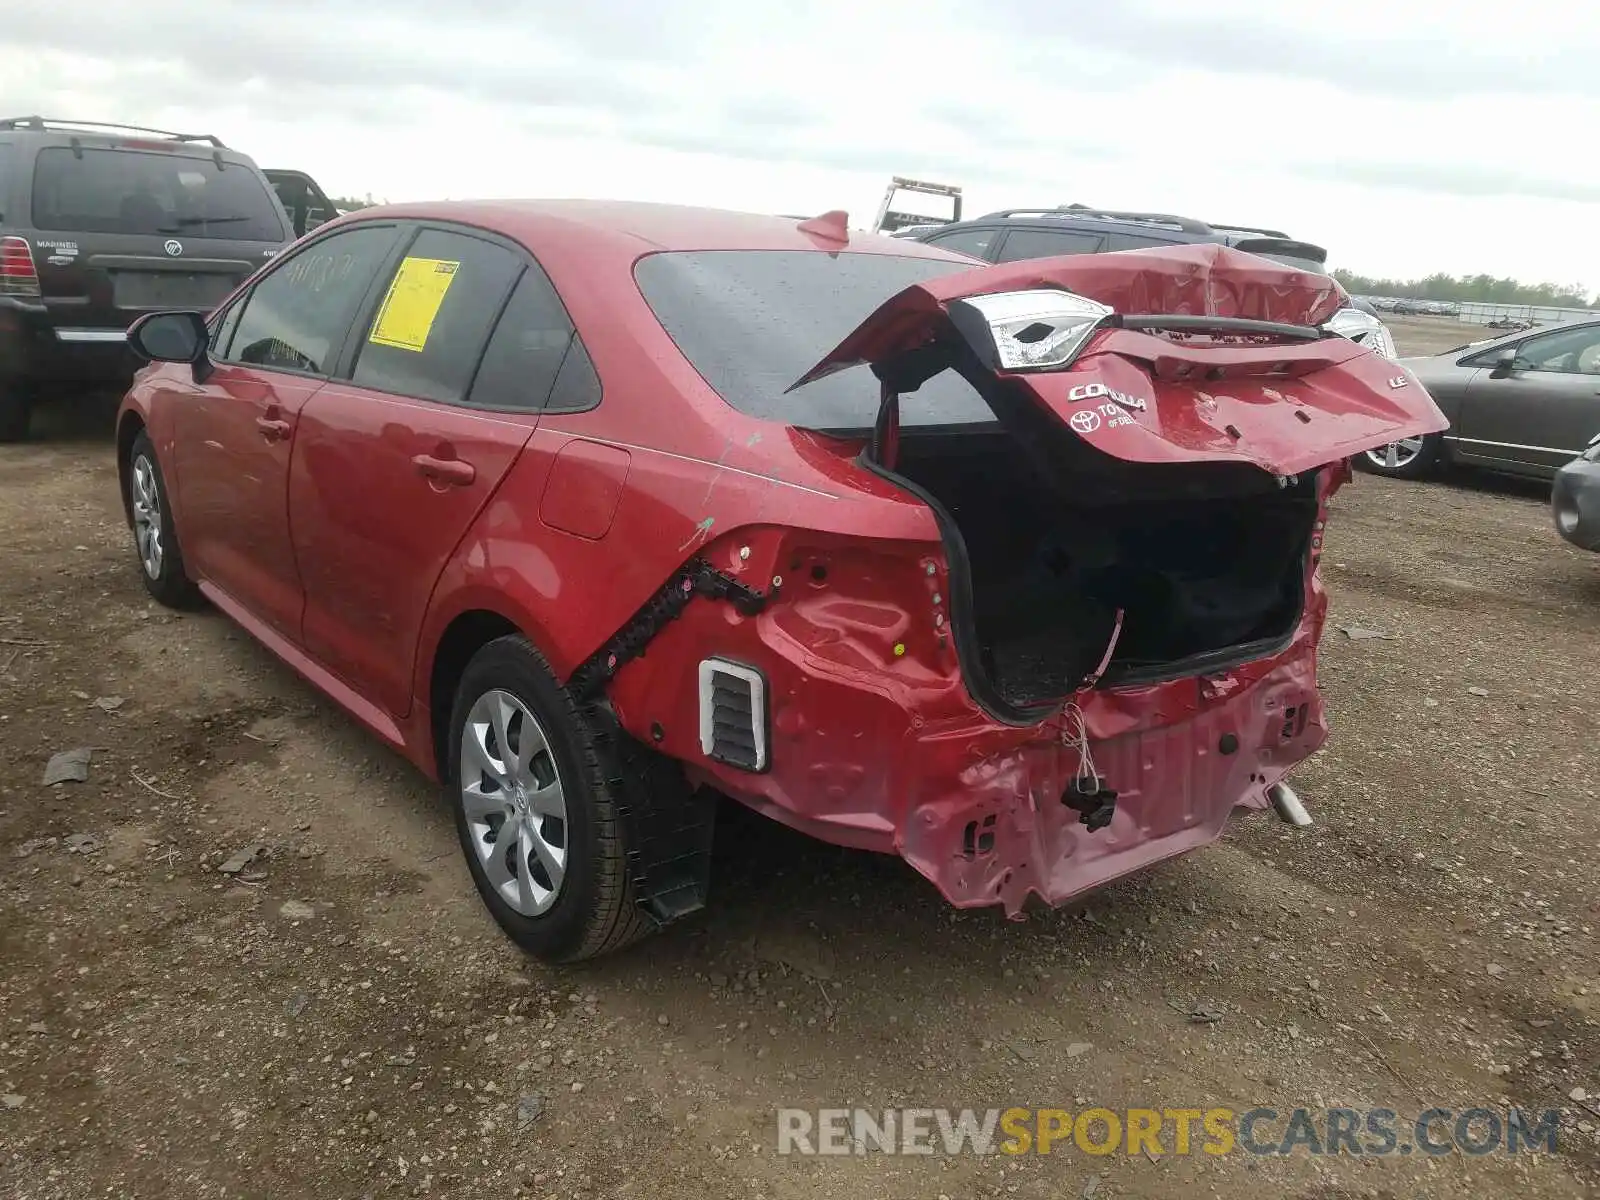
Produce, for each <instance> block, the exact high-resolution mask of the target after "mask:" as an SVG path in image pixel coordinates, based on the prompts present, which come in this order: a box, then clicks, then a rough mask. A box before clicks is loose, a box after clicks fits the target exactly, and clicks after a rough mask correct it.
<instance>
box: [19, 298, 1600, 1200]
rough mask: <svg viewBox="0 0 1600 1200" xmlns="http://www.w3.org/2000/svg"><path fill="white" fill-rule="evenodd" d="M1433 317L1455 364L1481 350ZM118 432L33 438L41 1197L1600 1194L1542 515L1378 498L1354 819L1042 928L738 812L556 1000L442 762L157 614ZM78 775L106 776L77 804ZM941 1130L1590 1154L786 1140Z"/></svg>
mask: <svg viewBox="0 0 1600 1200" xmlns="http://www.w3.org/2000/svg"><path fill="white" fill-rule="evenodd" d="M1397 330H1398V332H1399V334H1400V337H1401V340H1402V347H1403V349H1405V350H1407V351H1409V352H1413V353H1415V352H1424V351H1430V350H1433V349H1436V348H1443V347H1444V346H1445V345H1449V344H1454V342H1456V341H1465V340H1467V338H1468V336H1469V335H1470V334H1471V333H1473V332H1474V331H1471V330H1466V331H1462V330H1461V329H1460V327H1459V326H1450V327H1444V326H1443V323H1438V322H1435V323H1433V324H1432V325H1431V326H1430V325H1428V324H1427V323H1419V322H1400V323H1397ZM1419 331H1420V332H1419ZM1424 335H1426V336H1424ZM1430 339H1431V340H1430ZM109 411H110V410H109V407H108V406H105V405H101V406H98V407H86V408H85V409H84V410H82V411H80V412H78V413H75V414H72V415H71V416H70V417H69V416H68V415H67V414H61V413H57V414H54V416H53V418H52V420H51V422H50V423H49V424H50V425H51V426H52V427H50V428H47V429H45V430H44V431H42V435H41V437H40V438H39V439H37V440H36V441H34V442H33V443H30V444H29V445H26V446H22V447H4V448H0V528H3V529H4V530H5V533H6V542H7V546H8V550H7V554H6V559H5V562H6V567H7V569H6V570H5V571H4V572H3V574H0V1196H3V1197H6V1198H8V1200H9V1198H16V1200H24V1198H27V1200H32V1198H41V1200H42V1198H46V1197H52V1198H53V1197H73V1198H76V1197H88V1196H91V1195H93V1196H115V1197H125V1196H128V1197H131V1196H138V1197H166V1196H182V1197H185V1198H190V1197H211V1196H222V1195H224V1194H226V1195H228V1196H244V1197H263V1198H266V1197H271V1198H273V1200H283V1198H285V1197H296V1198H299V1197H306V1198H312V1200H321V1198H333V1197H354V1196H390V1195H397V1196H410V1195H434V1196H457V1195H463V1196H464V1195H469V1194H470V1195H481V1194H484V1193H486V1192H489V1191H493V1192H494V1193H496V1194H499V1195H525V1196H533V1197H545V1196H559V1197H580V1196H581V1197H602V1196H621V1197H629V1196H638V1197H650V1198H652V1200H664V1198H667V1197H678V1196H683V1197H723V1196H726V1197H739V1198H748V1200H756V1198H758V1197H764V1198H771V1200H777V1198H780V1197H812V1196H817V1197H823V1196H828V1197H831V1196H874V1197H880V1196H881V1197H891V1198H892V1197H905V1198H908V1200H909V1198H913V1197H915V1198H917V1200H933V1198H934V1197H936V1196H944V1197H948V1198H950V1200H960V1198H964V1197H978V1196H982V1197H1001V1196H1017V1197H1039V1198H1044V1197H1078V1196H1099V1197H1115V1196H1153V1197H1179V1196H1182V1197H1189V1196H1195V1195H1208V1194H1218V1195H1227V1196H1230V1197H1242V1198H1246V1200H1254V1198H1257V1197H1259V1198H1262V1200H1265V1198H1268V1197H1271V1198H1274V1200H1276V1198H1278V1197H1286V1196H1288V1197H1301V1198H1305V1200H1353V1198H1355V1197H1373V1198H1379V1197H1396V1198H1398V1197H1406V1198H1408V1200H1409V1198H1412V1197H1456V1196H1466V1195H1471V1196H1474V1197H1489V1196H1517V1197H1530V1196H1537V1197H1544V1196H1551V1197H1569V1196H1570V1197H1577V1196H1585V1195H1593V1194H1595V1192H1594V1189H1595V1188H1596V1187H1597V1186H1600V1132H1597V1127H1600V1100H1597V1099H1596V1098H1595V1096H1596V1095H1597V1094H1600V954H1597V941H1596V927H1597V926H1600V899H1597V897H1600V886H1597V885H1600V866H1597V862H1596V857H1595V846H1596V845H1597V844H1600V744H1597V742H1596V739H1595V732H1594V731H1595V728H1596V717H1595V713H1596V691H1595V688H1594V686H1593V683H1592V681H1593V680H1594V679H1595V678H1597V677H1600V620H1597V615H1600V557H1597V556H1593V555H1583V554H1581V553H1579V552H1578V551H1576V550H1574V549H1572V548H1571V547H1569V546H1567V545H1565V544H1564V543H1562V542H1561V541H1560V540H1559V539H1558V538H1557V537H1556V536H1555V534H1554V532H1553V531H1552V529H1551V527H1550V520H1549V516H1548V513H1547V511H1546V509H1545V507H1544V489H1542V488H1540V487H1538V486H1530V485H1519V484H1515V483H1503V482H1495V481H1485V480H1481V479H1473V478H1465V477H1464V478H1455V479H1450V480H1446V481H1443V482H1438V483H1427V484H1401V483H1393V482H1389V481H1385V480H1378V479H1374V478H1372V477H1369V476H1358V477H1357V479H1356V481H1355V483H1354V484H1353V485H1351V486H1350V487H1349V488H1348V489H1347V490H1346V491H1345V492H1344V493H1342V494H1341V495H1340V497H1339V498H1338V500H1337V502H1336V513H1335V516H1334V520H1333V522H1332V523H1331V525H1330V529H1329V535H1328V542H1327V552H1326V554H1325V557H1324V563H1325V572H1326V579H1327V583H1328V586H1329V589H1330V591H1331V593H1332V596H1333V606H1334V607H1333V617H1332V621H1331V623H1330V628H1329V633H1328V636H1327V639H1326V642H1325V652H1324V656H1323V678H1324V683H1325V687H1326V691H1327V693H1328V698H1329V704H1330V711H1331V715H1332V721H1333V724H1334V731H1333V736H1332V739H1331V741H1330V743H1329V745H1328V747H1327V748H1326V749H1325V750H1324V751H1323V752H1322V753H1321V754H1319V755H1318V756H1316V757H1315V758H1314V759H1313V760H1312V761H1310V762H1308V763H1307V764H1306V765H1305V766H1304V767H1302V768H1301V769H1300V770H1299V772H1297V774H1296V777H1295V782H1296V785H1297V787H1298V788H1299V790H1300V792H1301V794H1302V796H1303V797H1304V798H1305V799H1306V801H1307V803H1308V805H1309V806H1310V808H1311V810H1312V811H1313V813H1314V814H1315V816H1316V818H1317V824H1316V825H1315V826H1313V827H1312V828H1310V829H1307V830H1293V829H1290V828H1288V827H1286V826H1284V825H1282V824H1279V823H1277V822H1276V821H1274V820H1272V819H1271V818H1270V817H1266V816H1258V817H1252V818H1247V819H1242V820H1240V821H1238V822H1237V823H1236V824H1235V825H1234V826H1233V827H1232V829H1231V831H1230V833H1229V834H1228V836H1227V837H1226V838H1225V839H1224V840H1223V841H1222V842H1221V843H1220V844H1219V845H1217V846H1216V847H1214V848H1212V849H1209V850H1207V851H1204V852H1201V853H1198V854H1195V855H1191V856H1189V857H1188V858H1185V859H1183V860H1181V861H1179V862H1176V863H1174V864H1171V865H1169V866H1166V867H1163V868H1161V869H1159V870H1156V871H1152V872H1150V873H1148V874H1146V875H1144V876H1142V877H1140V878H1138V879H1136V880H1133V881H1131V882H1128V883H1125V884H1123V885H1120V886H1118V887H1115V888H1112V889H1110V890H1108V891H1106V892H1104V893H1103V894H1101V895H1099V896H1097V897H1095V898H1094V899H1093V900H1092V901H1091V902H1090V903H1089V904H1088V905H1087V906H1081V907H1078V908H1076V909H1073V910H1070V911H1064V912H1058V913H1048V914H1043V915H1035V916H1033V917H1032V918H1031V919H1029V920H1027V921H1025V922H1022V923H1018V924H1009V923H1007V922H1005V921H1004V920H1003V919H1001V918H1000V916H999V915H998V914H994V913H965V914H962V913H956V912H953V911H951V910H950V909H949V908H947V907H946V906H945V905H944V904H943V902H942V901H941V900H940V899H939V898H938V896H937V895H936V894H935V893H934V892H933V890H932V889H931V888H930V887H929V886H927V885H926V884H925V883H924V882H923V881H921V879H920V878H919V877H917V876H916V875H915V874H914V873H913V872H912V871H911V870H910V869H909V868H907V867H905V866H904V865H903V864H901V863H899V862H898V861H897V860H893V859H888V858H879V857H874V856H869V855H865V854H858V853H852V852H847V851H842V850H835V849H832V848H829V847H826V846H821V845H817V844H814V843H810V842H807V841H805V840H804V839H801V838H799V837H797V836H794V835H792V834H789V833H788V832H786V831H784V830H782V829H780V828H777V827H776V826H772V825H769V824H765V823H763V822H760V821H758V820H756V819H754V818H751V817H744V818H743V819H741V818H740V816H739V814H730V815H729V816H728V818H727V819H726V820H725V822H724V823H723V825H722V826H721V827H720V829H719V860H718V863H717V868H716V876H715V888H714V895H713V903H712V907H711V909H710V911H709V912H708V913H706V914H704V915H703V916H702V917H700V918H698V919H695V920H693V921H691V922H689V923H687V924H685V925H683V926H680V927H678V928H675V929H673V930H672V931H670V932H669V933H668V934H667V935H665V936H663V937H660V938H657V939H655V940H653V941H650V942H648V943H646V944H644V945H642V946H640V947H639V948H637V949H636V950H634V951H631V952H629V953H627V954H624V955H622V956H618V957H615V958H612V959H608V960H603V961H601V962H600V963H597V964H593V965H591V966H588V967H584V968H581V969H576V970H570V971H565V972H557V971H554V970H550V969H547V968H545V967H542V966H540V965H538V964H536V963H533V962H530V961H528V960H526V959H525V958H523V957H522V956H520V955H519V954H518V953H517V952H516V951H515V950H514V949H513V948H512V947H511V945H510V944H509V943H508V942H506V941H505V940H504V939H503V938H502V937H501V936H500V935H499V933H498V931H497V930H496V929H495V928H494V927H493V926H492V924H491V923H490V922H489V920H488V918H487V917H486V916H485V915H484V913H483V912H482V910H481V909H480V907H479V904H478V902H477V898H476V896H475V894H474V893H473V891H472V887H471V884H470V881H469V880H468V877H467V874H466V870H465V868H464V866H463V864H462V863H461V862H460V860H459V857H458V849H457V847H456V844H455V840H454V835H453V831H452V829H451V826H450V823H449V820H448V818H447V815H446V812H445V810H444V808H443V806H442V805H441V804H440V803H439V801H438V799H437V797H436V795H435V794H434V792H433V791H432V789H430V788H429V787H428V786H427V785H425V784H424V783H423V782H422V781H421V780H420V779H419V778H418V777H417V776H416V775H415V774H414V773H413V772H412V771H411V770H410V769H409V768H408V767H406V766H405V764H403V763H402V762H400V761H399V760H398V759H397V758H395V757H394V756H392V755H391V754H389V753H388V752H386V751H384V750H383V749H381V748H379V747H378V746H377V745H376V744H375V743H374V742H372V741H371V740H369V739H368V738H366V737H365V736H364V735H363V734H361V733H360V732H359V731H357V729H356V728H355V727H354V726H353V725H352V723H351V722H349V721H348V720H346V719H345V718H344V717H343V716H342V715H341V714H340V713H339V712H338V711H336V710H335V709H333V708H332V707H331V706H330V705H329V704H327V703H326V702H324V701H323V700H322V699H321V698H320V697H319V696H318V695H317V694H315V693H313V692H312V691H311V690H310V689H309V688H308V687H306V686H304V685H303V684H301V683H300V682H299V681H298V679H297V678H296V677H294V676H292V675H291V674H290V672H289V671H287V670H286V669H284V668H282V667H280V666H278V665H277V663H276V662H275V661H274V660H273V659H271V658H270V657H269V656H268V655H267V654H266V653H265V652H264V651H263V650H261V649H260V648H259V647H258V646H256V645H255V644H254V643H253V642H251V641H250V640H249V639H248V638H246V637H245V636H244V635H243V634H242V633H240V632H238V631H237V630H236V629H234V628H233V627H232V626H231V625H230V624H229V623H228V622H227V621H226V620H224V619H223V618H222V617H220V616H219V615H217V614H215V613H212V612H202V613H199V614H194V615H183V616H180V615H176V614H173V613H169V612H166V611H164V610H161V609H158V608H156V607H155V606H153V605H151V604H150V603H149V602H148V601H147V599H146V597H145V595H144V592H143V590H142V589H141V587H140V585H139V581H138V578H137V575H136V568H135V564H134V561H133V558H132V555H131V554H130V541H131V539H130V538H129V536H128V534H127V532H126V530H125V528H124V527H123V525H122V523H121V520H120V514H119V510H118V505H117V499H116V473H115V469H114V467H113V464H112V462H111V457H110V447H109V440H108V438H107V437H106V436H105V435H104V433H103V431H104V429H105V428H106V424H107V420H108V417H109ZM1346 626H1348V627H1353V628H1356V629H1357V630H1367V631H1376V632H1381V633H1382V634H1383V635H1384V636H1382V637H1375V636H1373V637H1357V638H1352V637H1351V636H1349V635H1347V634H1346V633H1345V632H1342V631H1341V628H1340V627H1346ZM1585 680H1588V681H1591V682H1589V683H1587V684H1585V683H1584V682H1583V681H1585ZM74 747H91V748H92V756H91V761H90V764H89V778H88V780H87V781H86V782H81V783H73V782H68V783H62V784H57V785H54V786H50V787H46V786H43V785H42V784H41V782H40V781H41V777H42V774H43V771H44V769H45V764H46V761H47V760H48V759H49V758H50V756H51V755H52V754H53V753H55V752H57V751H62V750H68V749H71V748H74ZM247 847H259V850H258V852H257V853H256V854H255V855H254V857H252V858H251V859H250V861H249V862H248V863H247V864H246V865H244V866H242V867H241V868H240V869H238V870H236V871H230V872H227V873H225V872H223V871H221V870H219V868H221V867H222V866H224V865H228V866H230V867H231V866H233V865H234V864H225V860H227V859H229V858H231V857H234V856H235V855H236V853H237V852H239V851H241V850H242V849H245V848H247ZM902 1104H904V1105H922V1106H933V1105H950V1106H955V1107H961V1106H972V1107H975V1108H980V1109H981V1108H987V1107H991V1106H992V1107H1005V1106H1008V1105H1012V1104H1024V1105H1026V1104H1035V1105H1058V1106H1062V1107H1066V1108H1069V1109H1075V1110H1076V1109H1081V1108H1084V1107H1086V1106H1088V1105H1093V1104H1098V1105H1104V1106H1107V1107H1109V1108H1112V1109H1124V1108H1128V1107H1137V1106H1154V1107H1163V1106H1164V1107H1195V1108H1206V1107H1210V1106H1212V1105H1224V1106H1228V1107H1232V1108H1234V1109H1236V1110H1243V1109H1246V1108H1250V1107H1253V1106H1256V1105H1270V1106H1272V1107H1275V1108H1278V1109H1280V1110H1283V1111H1285V1112H1286V1111H1287V1110H1288V1109H1291V1108H1293V1107H1294V1106H1296V1105H1308V1106H1322V1105H1349V1106H1353V1107H1358V1108H1360V1107H1389V1108H1394V1109H1397V1110H1400V1111H1401V1112H1402V1113H1403V1114H1415V1113H1416V1112H1417V1111H1419V1110H1421V1109H1424V1108H1427V1107H1429V1106H1432V1105H1438V1106H1441V1107H1447V1108H1451V1109H1455V1110H1458V1111H1459V1110H1462V1109H1466V1108H1469V1107H1473V1106H1478V1105H1482V1106H1487V1107H1491V1108H1501V1109H1503V1108H1504V1107H1505V1106H1507V1105H1520V1106H1523V1107H1524V1108H1527V1109H1531V1110H1544V1109H1546V1108H1554V1109H1559V1110H1560V1111H1561V1114H1562V1127H1561V1132H1560V1136H1559V1151H1558V1153H1557V1154H1555V1155H1543V1154H1527V1153H1524V1154H1519V1155H1515V1156H1512V1155H1503V1154H1502V1155H1488V1156H1483V1157H1469V1156H1466V1155H1462V1154H1450V1155H1447V1156H1444V1157H1440V1158H1434V1157H1430V1156H1425V1155H1420V1154H1417V1155H1410V1156H1401V1155H1393V1156H1388V1157H1383V1158H1375V1157H1371V1156H1365V1157H1352V1156H1349V1155H1342V1156H1339V1157H1326V1156H1324V1157H1317V1156H1312V1155H1307V1154H1303V1153H1302V1154H1297V1155H1294V1156H1289V1157H1266V1158H1263V1157H1257V1156H1254V1155H1250V1154H1246V1153H1242V1152H1237V1153H1234V1154H1230V1155H1226V1156H1221V1157H1213V1156H1210V1155H1205V1154H1192V1155H1188V1156H1180V1155H1177V1154H1173V1153H1167V1154H1162V1155H1156V1154H1150V1153H1144V1154H1139V1155H1135V1156H1124V1155H1113V1156H1109V1157H1092V1156H1089V1155H1086V1154H1084V1153H1082V1152H1081V1151H1079V1150H1077V1149H1076V1148H1070V1147H1069V1148H1068V1149H1067V1150H1064V1151H1061V1152H1058V1153H1054V1154H1051V1155H1049V1156H1038V1155H1026V1156H1022V1157H1018V1158H1014V1159H1013V1158H1009V1157H1006V1156H995V1157H990V1158H977V1157H973V1156H954V1157H951V1156H946V1155H942V1154H940V1155H935V1156H933V1157H928V1158H912V1157H888V1156H881V1155H875V1154H874V1155H867V1156H852V1157H846V1158H809V1159H807V1158H799V1157H780V1156H778V1155H776V1154H774V1152H773V1151H774V1145H775V1136H774V1130H775V1117H774V1110H775V1109H776V1108H777V1107H779V1106H797V1107H808V1108H814V1107H828V1106H846V1105H864V1106H868V1107H874V1108H881V1107H883V1106H886V1105H902ZM1279 1128H1280V1129H1281V1126H1280V1127H1279ZM1274 1136H1276V1134H1274ZM1165 1148H1166V1150H1168V1151H1171V1150H1172V1149H1173V1146H1172V1145H1171V1144H1170V1142H1169V1143H1168V1144H1167V1146H1166V1147H1165Z"/></svg>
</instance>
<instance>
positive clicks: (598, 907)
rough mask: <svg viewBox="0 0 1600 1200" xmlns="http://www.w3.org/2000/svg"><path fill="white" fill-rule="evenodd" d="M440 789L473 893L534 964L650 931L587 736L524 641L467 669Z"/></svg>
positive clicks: (498, 645)
mask: <svg viewBox="0 0 1600 1200" xmlns="http://www.w3.org/2000/svg"><path fill="white" fill-rule="evenodd" d="M449 754H450V760H449V770H448V773H447V776H446V778H447V781H448V782H447V783H446V788H447V790H448V794H449V799H450V802H451V806H452V808H453V809H454V811H455V817H456V833H457V835H458V837H459V839H460V841H461V849H462V852H463V853H464V854H465V856H466V860H467V868H468V870H469V871H471V873H472V881H473V883H474V884H475V885H476V886H477V889H478V894H479V895H480V896H482V897H483V902H484V904H485V905H487V906H488V909H489V912H490V914H491V915H492V916H493V917H494V919H495V921H496V922H497V923H498V924H499V926H500V928H501V929H503V930H505V932H506V933H507V935H509V936H510V938H511V939H512V940H513V941H514V942H516V943H517V944H518V945H519V946H521V947H522V948H523V949H524V950H526V951H528V953H530V954H532V955H534V956H535V957H536V958H541V959H544V960H545V961H547V962H552V963H570V962H577V961H579V960H581V959H586V958H593V957H595V956H596V955H600V954H606V953H610V952H611V951H613V950H618V949H621V948H622V947H623V946H626V945H627V944H628V943H630V942H632V941H635V940H637V939H638V938H640V937H642V936H643V935H645V934H647V933H649V932H650V931H651V930H652V929H653V928H654V927H655V926H654V923H653V922H652V921H651V920H650V919H649V918H648V917H647V916H646V915H645V914H644V913H643V912H642V911H641V910H640V908H639V905H638V904H637V903H636V901H635V895H634V887H633V879H632V876H631V874H630V872H629V870H628V853H627V850H628V848H627V845H626V831H625V829H624V827H623V823H622V820H621V814H620V813H619V811H618V803H617V797H616V796H615V795H614V794H613V792H612V789H611V787H610V786H609V785H608V784H607V782H606V774H605V772H604V771H603V770H602V767H601V762H600V756H599V752H598V749H597V746H596V742H595V738H594V734H593V731H592V730H591V729H590V728H589V725H588V723H587V721H586V720H585V719H584V717H583V714H582V712H581V711H580V710H579V709H578V707H577V705H576V704H574V703H573V701H572V698H571V697H570V696H569V695H568V694H567V692H566V690H565V689H564V688H562V687H561V686H560V685H559V684H558V683H557V682H556V680H555V676H554V675H553V674H552V673H551V671H550V668H549V666H548V665H546V663H545V661H544V659H543V657H542V656H541V655H540V654H539V652H538V651H537V650H535V649H534V648H533V646H532V644H531V643H529V642H528V640H527V639H526V638H523V637H521V636H517V635H512V636H508V637H502V638H498V639H496V640H495V641H492V642H490V643H489V644H488V645H486V646H484V647H483V648H482V649H481V650H479V651H478V653H477V654H476V655H474V656H473V658H472V661H471V662H469V663H468V664H467V669H466V670H465V671H464V672H462V676H461V682H460V684H459V686H458V687H457V689H456V697H455V703H454V706H453V709H452V712H451V718H450V740H449Z"/></svg>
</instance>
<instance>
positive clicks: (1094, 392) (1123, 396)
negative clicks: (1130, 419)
mask: <svg viewBox="0 0 1600 1200" xmlns="http://www.w3.org/2000/svg"><path fill="white" fill-rule="evenodd" d="M1102 397H1103V398H1105V399H1107V400H1110V401H1112V402H1113V403H1115V404H1120V405H1122V407H1123V408H1131V409H1132V410H1133V411H1134V412H1144V410H1145V407H1146V405H1145V402H1144V401H1143V400H1142V399H1141V398H1140V397H1138V396H1131V395H1128V394H1127V393H1126V392H1119V391H1116V390H1115V389H1114V388H1108V387H1107V386H1106V385H1105V384H1103V383H1081V384H1079V385H1078V386H1077V387H1075V388H1073V389H1072V390H1071V391H1070V392H1068V393H1067V399H1068V400H1070V401H1071V402H1072V403H1074V404H1076V403H1078V402H1079V401H1082V400H1097V399H1100V398H1102Z"/></svg>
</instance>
